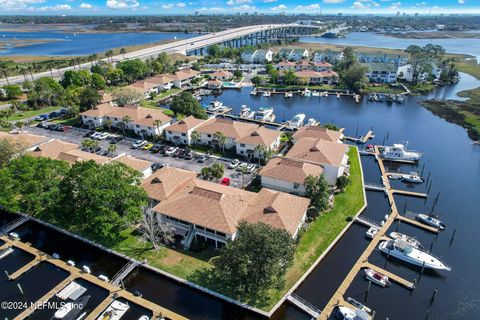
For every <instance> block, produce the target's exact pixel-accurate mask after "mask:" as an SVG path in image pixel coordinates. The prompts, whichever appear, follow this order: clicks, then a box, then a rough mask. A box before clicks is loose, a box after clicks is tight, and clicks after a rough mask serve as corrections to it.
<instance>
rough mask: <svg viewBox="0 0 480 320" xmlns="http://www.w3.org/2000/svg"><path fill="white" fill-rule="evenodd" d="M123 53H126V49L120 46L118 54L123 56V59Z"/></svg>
mask: <svg viewBox="0 0 480 320" xmlns="http://www.w3.org/2000/svg"><path fill="white" fill-rule="evenodd" d="M125 53H127V50H125V48H121V49H120V54H121V55H122V56H123V60H125Z"/></svg>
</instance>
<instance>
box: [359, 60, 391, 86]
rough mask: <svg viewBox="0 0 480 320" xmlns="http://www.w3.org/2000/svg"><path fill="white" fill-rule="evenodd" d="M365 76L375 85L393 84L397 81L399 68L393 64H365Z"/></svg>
mask: <svg viewBox="0 0 480 320" xmlns="http://www.w3.org/2000/svg"><path fill="white" fill-rule="evenodd" d="M363 65H364V66H366V67H367V72H366V73H365V76H366V77H367V78H368V79H369V81H370V82H373V83H393V82H395V81H397V70H398V68H397V67H396V66H395V65H394V64H392V63H364V64H363Z"/></svg>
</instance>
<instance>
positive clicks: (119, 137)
mask: <svg viewBox="0 0 480 320" xmlns="http://www.w3.org/2000/svg"><path fill="white" fill-rule="evenodd" d="M122 140H123V137H122V136H115V137H113V138H112V139H111V140H110V144H116V143H118V142H120V141H122Z"/></svg>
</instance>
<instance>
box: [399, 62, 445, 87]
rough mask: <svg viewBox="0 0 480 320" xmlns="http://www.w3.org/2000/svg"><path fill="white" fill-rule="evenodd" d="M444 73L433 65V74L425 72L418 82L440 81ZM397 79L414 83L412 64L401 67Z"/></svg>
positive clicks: (419, 76) (420, 75)
mask: <svg viewBox="0 0 480 320" xmlns="http://www.w3.org/2000/svg"><path fill="white" fill-rule="evenodd" d="M441 73H442V69H441V68H439V67H438V66H437V65H436V64H434V63H432V71H431V72H423V73H421V74H419V75H418V79H417V81H418V82H424V81H427V80H428V79H429V78H431V79H433V80H438V79H439V78H440V74H441ZM397 77H398V78H399V79H402V80H405V81H407V82H412V81H413V68H412V65H411V64H406V65H404V66H401V67H399V68H398V70H397Z"/></svg>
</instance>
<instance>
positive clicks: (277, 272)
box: [213, 222, 295, 303]
mask: <svg viewBox="0 0 480 320" xmlns="http://www.w3.org/2000/svg"><path fill="white" fill-rule="evenodd" d="M237 233H238V237H237V238H236V239H235V241H230V242H228V243H227V244H226V245H225V247H223V248H222V249H221V250H220V256H219V257H218V258H217V259H215V260H214V261H213V263H214V265H215V269H214V277H215V278H216V279H217V280H218V281H219V282H220V283H221V284H222V288H224V290H225V291H226V293H227V294H229V295H231V296H232V297H233V298H235V299H238V300H240V301H246V302H248V303H256V302H258V300H260V299H262V297H265V295H266V293H267V291H268V290H270V289H273V288H280V287H281V286H282V285H283V284H284V277H285V273H286V271H287V269H288V267H289V266H290V265H291V264H292V263H293V257H294V252H295V245H294V242H293V240H292V238H291V237H290V235H289V234H288V233H287V232H286V231H284V230H280V229H275V228H273V227H271V226H269V225H267V224H264V223H256V224H248V223H246V222H241V223H240V224H239V226H238V231H237Z"/></svg>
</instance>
